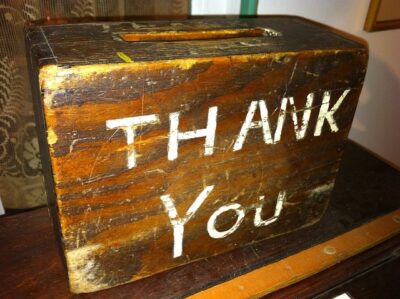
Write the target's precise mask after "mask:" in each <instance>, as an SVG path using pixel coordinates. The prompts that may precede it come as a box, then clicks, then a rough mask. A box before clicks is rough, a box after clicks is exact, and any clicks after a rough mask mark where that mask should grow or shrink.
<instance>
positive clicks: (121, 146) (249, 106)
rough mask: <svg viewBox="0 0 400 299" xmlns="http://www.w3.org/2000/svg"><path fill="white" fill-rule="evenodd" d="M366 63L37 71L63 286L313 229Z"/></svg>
mask: <svg viewBox="0 0 400 299" xmlns="http://www.w3.org/2000/svg"><path fill="white" fill-rule="evenodd" d="M366 60H367V54H366V52H365V51H364V50H359V49H355V50H331V51H304V52H297V53H275V54H263V55H242V56H230V57H215V58H204V59H191V60H190V59H189V60H183V59H182V60H173V61H164V62H152V63H147V64H145V63H135V62H133V63H127V64H118V65H93V66H81V67H75V68H60V67H48V68H43V69H42V70H41V76H40V79H41V86H42V89H43V94H42V101H43V105H44V110H45V117H46V123H47V141H48V145H49V148H50V155H51V163H52V168H53V175H54V181H55V189H56V197H57V204H58V207H59V212H60V217H61V229H62V235H63V240H64V244H65V255H66V258H67V263H68V268H69V277H70V283H71V289H72V290H73V291H74V292H89V291H94V290H98V289H102V288H107V287H110V286H114V285H118V284H121V283H125V282H129V281H132V280H136V279H139V278H141V277H145V276H148V275H151V274H153V273H157V272H160V271H163V270H165V269H168V268H171V267H175V266H178V265H181V264H185V263H188V262H191V261H194V260H198V259H201V258H205V257H209V256H213V255H216V254H219V253H221V252H225V251H227V250H231V249H233V248H237V247H239V246H244V245H246V244H249V243H251V242H256V241H258V240H262V239H266V238H271V237H273V236H276V235H280V234H285V233H289V232H291V231H294V230H297V229H299V228H301V227H305V226H307V225H311V224H312V223H314V222H316V221H318V219H319V218H320V217H321V216H322V214H323V212H324V210H325V209H326V206H327V204H328V199H329V194H330V191H331V189H332V188H333V184H334V180H335V176H336V173H337V170H338V165H339V160H340V157H341V153H342V151H343V144H344V140H345V139H346V137H347V134H348V131H349V128H350V126H351V122H352V118H353V115H354V111H355V108H356V104H357V100H358V96H359V93H360V91H361V86H362V82H363V79H364V75H365V67H366Z"/></svg>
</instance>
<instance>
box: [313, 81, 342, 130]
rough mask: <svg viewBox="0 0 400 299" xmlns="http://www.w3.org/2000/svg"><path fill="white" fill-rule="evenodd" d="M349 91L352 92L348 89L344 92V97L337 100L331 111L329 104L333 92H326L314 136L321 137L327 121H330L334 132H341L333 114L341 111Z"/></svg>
mask: <svg viewBox="0 0 400 299" xmlns="http://www.w3.org/2000/svg"><path fill="white" fill-rule="evenodd" d="M349 91H350V89H346V90H345V91H343V93H342V95H341V96H340V98H339V99H338V100H337V102H336V103H335V105H333V107H332V109H331V110H329V102H330V100H331V92H330V91H325V92H324V97H323V99H322V104H321V107H320V109H319V115H318V121H317V125H316V126H315V131H314V136H320V135H321V131H322V126H323V125H324V122H325V119H326V120H327V121H328V123H329V126H330V128H331V131H332V132H337V131H339V128H338V126H337V124H336V121H335V119H334V118H333V114H334V113H335V112H336V110H338V109H339V106H340V105H341V104H342V102H343V100H344V98H345V97H346V95H347V94H348V93H349Z"/></svg>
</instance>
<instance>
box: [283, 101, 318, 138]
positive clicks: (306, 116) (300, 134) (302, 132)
mask: <svg viewBox="0 0 400 299" xmlns="http://www.w3.org/2000/svg"><path fill="white" fill-rule="evenodd" d="M313 101H314V93H310V94H308V95H307V101H306V105H305V107H304V109H303V110H304V112H303V120H302V122H301V126H300V128H299V122H298V120H297V109H296V106H295V105H294V101H293V98H292V97H290V98H289V103H290V105H291V106H292V107H293V110H292V119H293V125H294V132H295V133H296V140H300V139H303V138H304V137H305V136H306V131H307V128H308V122H309V121H310V116H311V107H312V104H313Z"/></svg>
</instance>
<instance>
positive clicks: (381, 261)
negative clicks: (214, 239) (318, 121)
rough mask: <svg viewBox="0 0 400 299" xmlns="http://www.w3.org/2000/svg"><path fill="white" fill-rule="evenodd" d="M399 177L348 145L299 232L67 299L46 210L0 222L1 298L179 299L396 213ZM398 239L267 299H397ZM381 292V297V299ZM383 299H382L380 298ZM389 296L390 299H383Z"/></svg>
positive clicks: (399, 289)
mask: <svg viewBox="0 0 400 299" xmlns="http://www.w3.org/2000/svg"><path fill="white" fill-rule="evenodd" d="M399 187H400V173H399V172H398V171H397V170H395V169H393V168H392V167H390V166H388V165H387V164H385V163H384V162H382V161H380V160H379V159H377V158H376V157H374V156H373V155H371V154H369V153H367V152H366V151H365V150H363V149H362V148H360V147H359V146H357V145H355V144H354V143H351V142H349V143H348V144H347V148H346V151H345V155H344V157H343V163H342V166H341V170H340V173H339V175H338V178H337V183H336V186H335V189H334V194H333V197H332V199H331V202H330V206H329V208H328V210H327V212H326V213H325V215H324V217H323V218H322V220H321V221H320V222H319V223H317V224H315V225H313V226H311V227H309V228H306V229H303V230H300V231H297V232H293V233H291V234H288V235H285V236H280V237H277V238H274V239H272V240H266V241H263V242H259V243H257V244H254V245H252V246H248V247H244V248H241V249H237V250H234V251H231V252H229V253H226V254H222V255H220V256H217V257H213V258H210V259H207V260H205V261H200V262H195V263H192V264H189V265H185V266H182V267H179V268H176V269H173V270H170V271H167V272H164V273H160V274H157V275H154V276H152V277H149V278H146V279H142V280H139V281H137V282H134V283H130V284H127V285H123V286H119V287H116V288H112V289H109V290H105V291H100V292H97V293H92V294H82V295H73V294H71V293H69V291H68V284H67V277H66V274H65V271H64V269H63V264H62V260H61V258H60V256H59V254H58V250H57V246H56V242H55V238H54V236H53V231H52V226H51V221H50V217H49V215H48V211H47V209H46V208H41V209H37V210H34V211H30V212H24V213H20V214H16V215H12V216H5V217H4V216H3V217H2V218H0V244H1V245H0V269H1V271H0V285H1V288H0V298H72V297H79V298H80V297H82V298H181V297H186V296H189V295H191V294H194V293H197V292H199V291H201V290H204V289H206V288H208V287H211V286H214V285H217V284H221V283H223V282H224V281H228V280H230V279H232V278H234V277H237V276H239V275H242V274H244V273H248V272H251V271H253V270H254V269H257V268H260V267H263V266H265V265H268V264H270V263H272V262H275V261H278V260H280V259H283V258H286V257H288V256H291V255H293V254H295V253H298V252H300V251H302V250H304V249H307V248H310V247H312V246H314V245H316V244H319V243H322V242H324V241H327V240H329V239H332V238H333V237H336V236H339V235H341V234H343V233H345V232H348V231H349V230H351V229H354V228H356V227H358V226H360V225H362V224H364V223H367V222H369V221H371V220H373V219H375V218H377V217H379V216H382V215H385V214H387V213H389V212H391V211H394V210H396V209H398V208H399V207H400V188H399ZM399 248H400V237H399V235H397V236H395V237H392V238H391V239H389V240H387V241H385V242H383V243H381V244H379V245H377V246H375V247H373V248H371V249H369V250H367V251H365V252H362V253H360V254H358V255H356V256H354V257H351V258H349V259H347V260H345V261H344V262H341V263H339V264H337V265H335V266H334V267H331V268H329V269H326V270H325V271H322V272H321V273H318V274H316V275H313V276H311V277H309V278H307V279H305V280H303V281H300V282H298V283H296V284H293V285H290V286H288V287H286V288H283V289H281V290H279V291H277V292H275V293H273V294H272V295H271V294H270V295H269V296H270V297H271V298H307V297H311V296H319V297H321V298H332V297H334V296H336V295H339V294H341V293H343V292H349V294H350V295H352V296H355V295H357V294H359V295H360V297H359V298H394V297H396V296H397V297H398V298H399V295H400V286H399V283H398V282H400V270H399V255H400V253H399V252H400V249H399ZM385 292H386V293H385ZM382 296H383V297H382ZM387 296H389V297H387Z"/></svg>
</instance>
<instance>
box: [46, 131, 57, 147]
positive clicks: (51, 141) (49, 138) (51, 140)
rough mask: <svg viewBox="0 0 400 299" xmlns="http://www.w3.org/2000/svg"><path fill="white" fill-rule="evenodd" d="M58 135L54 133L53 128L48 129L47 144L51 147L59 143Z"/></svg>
mask: <svg viewBox="0 0 400 299" xmlns="http://www.w3.org/2000/svg"><path fill="white" fill-rule="evenodd" d="M57 139H58V138H57V134H56V132H54V129H53V128H48V129H47V143H48V144H49V145H53V144H56V143H57Z"/></svg>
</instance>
